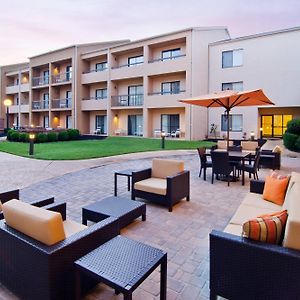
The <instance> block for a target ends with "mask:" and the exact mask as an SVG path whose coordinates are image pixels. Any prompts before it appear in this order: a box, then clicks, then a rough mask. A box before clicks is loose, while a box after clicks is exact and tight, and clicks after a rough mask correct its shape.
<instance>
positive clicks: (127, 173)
mask: <svg viewBox="0 0 300 300" xmlns="http://www.w3.org/2000/svg"><path fill="white" fill-rule="evenodd" d="M133 171H136V170H135V169H126V170H122V171H117V172H115V185H114V187H115V188H114V196H117V188H118V176H126V177H127V188H128V191H130V178H131V177H132V172H133Z"/></svg>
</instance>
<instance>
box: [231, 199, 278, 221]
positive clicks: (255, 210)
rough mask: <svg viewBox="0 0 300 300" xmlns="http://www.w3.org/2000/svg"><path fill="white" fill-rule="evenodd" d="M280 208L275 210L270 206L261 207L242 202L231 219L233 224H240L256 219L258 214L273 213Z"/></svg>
mask: <svg viewBox="0 0 300 300" xmlns="http://www.w3.org/2000/svg"><path fill="white" fill-rule="evenodd" d="M277 211H278V210H276V209H275V210H273V209H270V208H261V207H256V206H252V205H247V204H244V203H242V204H241V205H240V206H239V208H238V209H237V211H236V212H235V214H234V216H233V217H232V219H231V220H230V223H231V224H239V225H243V224H244V223H245V222H247V221H249V220H251V219H255V218H256V217H258V216H261V215H265V214H271V213H274V212H277Z"/></svg>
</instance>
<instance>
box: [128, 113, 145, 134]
mask: <svg viewBox="0 0 300 300" xmlns="http://www.w3.org/2000/svg"><path fill="white" fill-rule="evenodd" d="M128 135H138V136H142V135H143V116H142V115H129V116H128Z"/></svg>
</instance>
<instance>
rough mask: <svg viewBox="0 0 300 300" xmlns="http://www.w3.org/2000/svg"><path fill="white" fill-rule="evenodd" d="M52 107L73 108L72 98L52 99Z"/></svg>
mask: <svg viewBox="0 0 300 300" xmlns="http://www.w3.org/2000/svg"><path fill="white" fill-rule="evenodd" d="M51 104H52V108H71V107H72V98H65V99H55V100H52V103H51Z"/></svg>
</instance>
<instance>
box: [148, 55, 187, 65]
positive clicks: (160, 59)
mask: <svg viewBox="0 0 300 300" xmlns="http://www.w3.org/2000/svg"><path fill="white" fill-rule="evenodd" d="M184 56H186V54H180V55H175V56H168V57H160V58H155V59H152V60H149V61H148V63H154V62H157V61H166V60H174V59H178V58H180V57H184Z"/></svg>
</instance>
